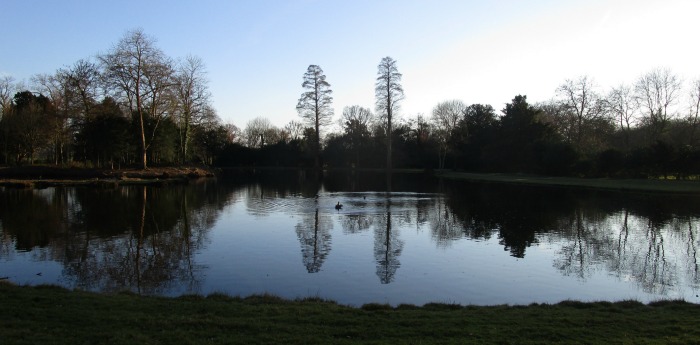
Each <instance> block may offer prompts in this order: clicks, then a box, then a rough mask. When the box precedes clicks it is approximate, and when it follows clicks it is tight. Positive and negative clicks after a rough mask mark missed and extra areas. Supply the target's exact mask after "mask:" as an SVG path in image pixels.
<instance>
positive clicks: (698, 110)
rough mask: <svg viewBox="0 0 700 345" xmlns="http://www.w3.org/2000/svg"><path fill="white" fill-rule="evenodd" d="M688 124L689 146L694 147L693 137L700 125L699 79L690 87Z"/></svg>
mask: <svg viewBox="0 0 700 345" xmlns="http://www.w3.org/2000/svg"><path fill="white" fill-rule="evenodd" d="M688 123H689V124H690V145H693V146H695V135H696V132H697V128H698V125H700V78H699V79H696V80H695V81H694V82H693V84H692V85H691V90H690V111H689V114H688Z"/></svg>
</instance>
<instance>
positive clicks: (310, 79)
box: [297, 65, 333, 170]
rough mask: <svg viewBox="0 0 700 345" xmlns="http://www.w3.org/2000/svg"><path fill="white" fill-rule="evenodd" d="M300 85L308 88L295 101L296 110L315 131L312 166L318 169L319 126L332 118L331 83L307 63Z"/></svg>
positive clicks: (327, 122) (317, 68) (326, 123)
mask: <svg viewBox="0 0 700 345" xmlns="http://www.w3.org/2000/svg"><path fill="white" fill-rule="evenodd" d="M301 86H302V87H303V88H304V89H306V90H308V91H305V92H304V93H302V94H301V97H300V98H299V102H298V103H297V112H299V116H301V117H302V118H303V119H304V120H305V121H306V122H307V123H309V124H310V125H312V126H313V128H314V130H315V131H316V133H315V134H316V135H315V138H314V145H313V147H314V148H313V149H314V156H315V157H316V158H315V163H314V165H315V166H314V168H315V169H316V170H318V169H320V164H321V126H326V125H329V124H330V122H331V119H332V118H333V108H331V104H332V103H333V97H331V93H333V91H332V90H331V88H330V87H331V84H329V83H328V82H327V81H326V75H325V74H323V70H322V69H321V67H319V66H318V65H309V67H308V68H307V70H306V73H304V82H303V83H302V84H301Z"/></svg>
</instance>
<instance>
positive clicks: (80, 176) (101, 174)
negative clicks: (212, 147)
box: [0, 166, 217, 189]
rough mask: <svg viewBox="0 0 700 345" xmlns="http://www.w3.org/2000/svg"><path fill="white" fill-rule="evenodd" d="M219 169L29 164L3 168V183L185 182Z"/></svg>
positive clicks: (30, 185)
mask: <svg viewBox="0 0 700 345" xmlns="http://www.w3.org/2000/svg"><path fill="white" fill-rule="evenodd" d="M216 174H217V171H216V170H214V169H211V168H206V167H190V166H183V167H153V168H148V169H146V170H143V169H133V168H126V169H92V168H61V167H53V166H26V167H3V168H0V186H4V187H11V188H39V189H40V188H46V187H56V186H89V187H116V186H120V185H124V186H130V185H156V186H161V185H168V184H183V183H188V182H189V181H190V180H193V179H198V178H205V177H214V176H216Z"/></svg>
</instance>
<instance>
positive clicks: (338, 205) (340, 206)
mask: <svg viewBox="0 0 700 345" xmlns="http://www.w3.org/2000/svg"><path fill="white" fill-rule="evenodd" d="M341 208H343V205H341V204H340V201H338V204H336V205H335V209H336V210H340V209H341Z"/></svg>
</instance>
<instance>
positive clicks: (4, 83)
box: [0, 75, 15, 120]
mask: <svg viewBox="0 0 700 345" xmlns="http://www.w3.org/2000/svg"><path fill="white" fill-rule="evenodd" d="M14 83H15V78H13V77H12V76H9V75H4V76H2V78H0V120H2V118H3V117H4V116H5V114H7V113H8V112H9V111H10V105H11V104H12V96H13V94H14V93H15V85H14Z"/></svg>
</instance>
